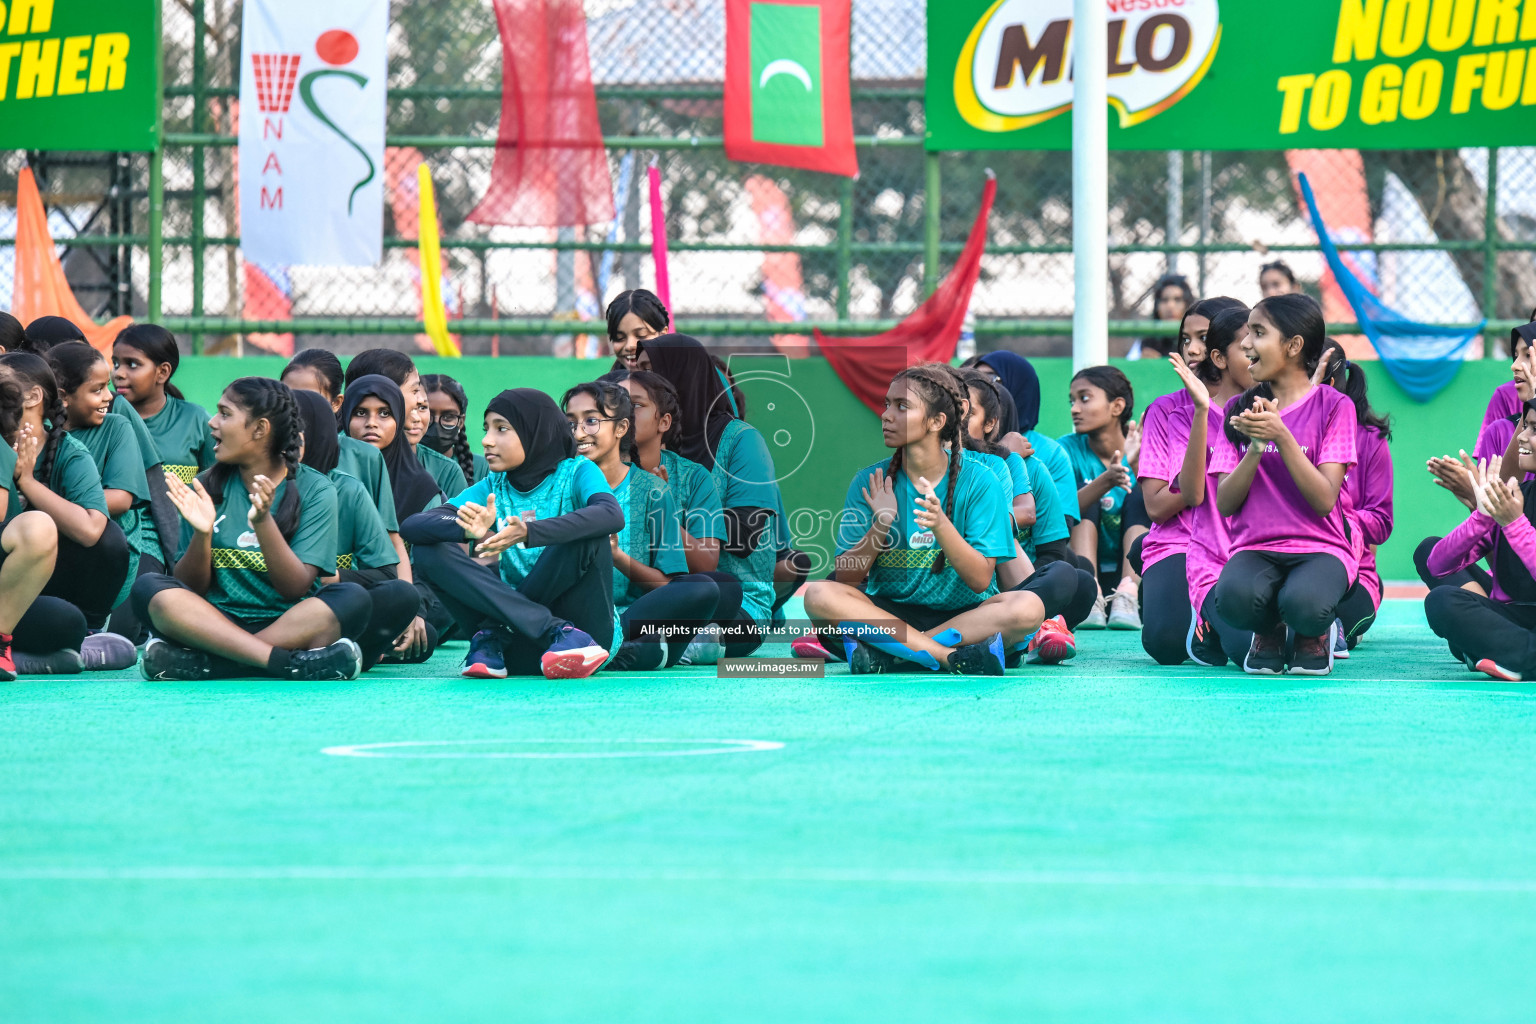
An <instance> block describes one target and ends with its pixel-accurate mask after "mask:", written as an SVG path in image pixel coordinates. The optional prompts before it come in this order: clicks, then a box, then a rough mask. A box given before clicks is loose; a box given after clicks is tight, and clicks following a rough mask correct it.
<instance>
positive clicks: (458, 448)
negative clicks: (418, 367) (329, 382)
mask: <svg viewBox="0 0 1536 1024" xmlns="http://www.w3.org/2000/svg"><path fill="white" fill-rule="evenodd" d="M337 369H338V370H339V369H340V366H339V365H338V366H337ZM421 386H422V387H423V388H425V389H426V391H427V394H428V395H431V394H433V393H437V394H441V395H447V396H448V398H449V399H450V400H451V401H452V402H453V404H454V405H456V406H458V409H459V432H458V434H457V435H456V436H455V437H454V439H453V447H451V448H449V449H448V453H449V454H450V455H452V456H453V457H454V459H456V460H457V461H458V463H459V468H460V469H462V470H463V471H464V479H465V480H473V479H474V478H475V453H474V452H472V451H470V448H469V433H468V430H467V428H466V426H465V421H464V417H465V416H468V415H469V396H467V395H465V394H464V389H463V388H462V387H460V386H459V382H458V381H456V380H454V379H453V378H452V377H450V376H448V375H447V374H446V373H424V374H422V376H421Z"/></svg>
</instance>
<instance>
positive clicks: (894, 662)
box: [848, 640, 917, 676]
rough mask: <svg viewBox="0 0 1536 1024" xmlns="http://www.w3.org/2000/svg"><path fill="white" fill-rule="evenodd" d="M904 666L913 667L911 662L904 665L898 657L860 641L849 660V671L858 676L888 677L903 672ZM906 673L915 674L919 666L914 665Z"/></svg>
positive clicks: (855, 645) (856, 643) (855, 644)
mask: <svg viewBox="0 0 1536 1024" xmlns="http://www.w3.org/2000/svg"><path fill="white" fill-rule="evenodd" d="M904 664H907V665H912V663H911V662H905V663H903V662H902V660H901V659H900V658H898V657H896V655H894V654H890V653H888V652H886V651H882V650H881V649H880V648H878V647H875V646H873V645H871V644H867V643H865V642H864V641H863V640H859V641H856V642H855V643H854V647H853V654H852V656H851V657H849V659H848V671H849V672H851V673H852V674H853V675H856V676H879V675H888V674H890V673H892V672H901V671H903V670H904V669H903V665H904ZM905 671H908V672H915V671H917V666H916V665H912V667H911V668H910V669H905Z"/></svg>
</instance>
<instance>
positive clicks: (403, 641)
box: [393, 615, 427, 659]
mask: <svg viewBox="0 0 1536 1024" xmlns="http://www.w3.org/2000/svg"><path fill="white" fill-rule="evenodd" d="M393 647H394V651H395V653H396V654H398V655H399V656H400V657H402V658H407V659H408V658H414V657H416V656H417V655H419V654H421V653H422V652H424V651H425V650H426V649H427V624H426V623H425V622H424V621H422V618H421V616H420V615H418V616H416V617H415V618H414V619H412V620H411V624H410V625H409V626H406V627H405V632H404V633H401V634H400V635H399V636H398V637H396V638H395V642H394V644H393Z"/></svg>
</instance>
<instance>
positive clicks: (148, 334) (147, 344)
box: [112, 324, 186, 399]
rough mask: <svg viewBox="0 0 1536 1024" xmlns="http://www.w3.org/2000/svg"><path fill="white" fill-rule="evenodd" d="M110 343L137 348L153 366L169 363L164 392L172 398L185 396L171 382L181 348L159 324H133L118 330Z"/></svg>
mask: <svg viewBox="0 0 1536 1024" xmlns="http://www.w3.org/2000/svg"><path fill="white" fill-rule="evenodd" d="M112 344H113V345H114V346H117V345H127V346H128V347H129V348H132V349H137V350H138V351H140V352H142V353H143V354H144V358H145V359H148V360H149V361H150V363H152V364H153V365H155V366H159V365H160V364H161V363H169V364H170V367H171V372H170V374H169V375H168V376H167V377H166V378H165V393H166V394H168V395H170V396H171V397H172V398H178V399H184V398H185V397H186V396H185V395H183V394H182V393H181V389H180V388H178V387H177V386H176V385H175V384H172V383H171V377H174V376H175V375H176V367H178V366H180V365H181V349H180V348H179V347H178V346H177V345H176V335H174V334H172V333H171V332H170V331H168V330H166V329H165V328H164V327H161V326H160V325H159V324H133V325H131V326H128V327H124V328H123V329H122V330H121V331H120V332H118V335H117V340H116V341H114V342H113V343H112Z"/></svg>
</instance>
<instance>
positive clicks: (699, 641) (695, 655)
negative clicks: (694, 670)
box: [677, 623, 725, 665]
mask: <svg viewBox="0 0 1536 1024" xmlns="http://www.w3.org/2000/svg"><path fill="white" fill-rule="evenodd" d="M723 657H725V644H723V643H721V642H720V627H719V626H718V625H716V624H715V623H710V624H709V625H707V626H705V627H704V628H703V629H701V630H699V631H698V632H697V633H695V634H694V635H693V639H692V640H691V641H689V643H688V646H687V648H685V649H684V651H683V656H682V657H681V658H679V659H678V660H677V663H678V664H679V665H715V664H718V663H719V661H720V659H721V658H723Z"/></svg>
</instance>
